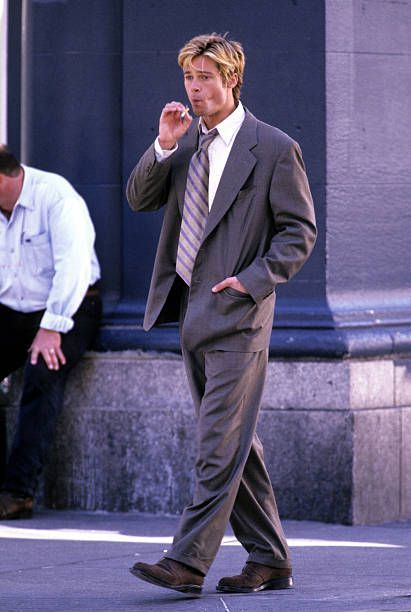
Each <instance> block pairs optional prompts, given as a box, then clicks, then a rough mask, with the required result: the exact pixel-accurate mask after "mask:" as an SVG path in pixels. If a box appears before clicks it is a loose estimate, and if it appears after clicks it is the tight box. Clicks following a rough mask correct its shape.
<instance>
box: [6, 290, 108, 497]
mask: <svg viewBox="0 0 411 612" xmlns="http://www.w3.org/2000/svg"><path fill="white" fill-rule="evenodd" d="M43 312H44V311H39V312H31V313H21V312H16V311H15V310H11V309H10V308H7V307H6V306H3V305H1V304H0V381H1V380H3V379H4V378H5V377H6V376H8V375H9V374H11V373H12V372H14V371H15V370H16V369H18V368H20V367H21V366H23V365H25V369H24V383H23V395H22V399H21V403H20V411H19V417H18V423H17V430H16V434H15V437H14V441H13V445H12V449H11V453H10V457H9V460H8V464H7V467H6V476H5V480H4V482H3V484H2V488H3V489H5V490H8V491H13V492H16V493H20V494H23V495H30V496H33V495H34V493H35V491H36V488H37V484H38V478H39V475H40V473H41V471H42V468H43V465H44V462H45V459H46V454H47V450H48V448H49V446H50V443H51V441H52V439H53V434H54V431H55V426H56V423H57V419H58V416H59V414H60V412H61V409H62V406H63V396H64V387H65V383H66V380H67V376H68V374H69V372H70V370H71V369H72V368H73V367H74V366H75V365H76V364H77V363H78V362H79V360H80V359H81V357H82V355H83V353H84V352H85V351H86V350H87V349H88V348H89V347H90V345H91V343H92V342H93V340H94V338H95V335H96V332H97V329H98V325H99V322H100V318H101V300H100V297H99V296H98V295H94V294H93V295H92V296H86V297H85V298H84V300H83V302H82V304H81V305H80V308H79V309H78V311H77V313H76V314H75V315H74V317H73V319H74V327H73V328H72V329H71V330H70V331H69V332H68V333H66V334H61V346H62V351H63V353H64V355H65V357H66V364H65V365H63V366H60V369H59V370H49V369H48V367H47V366H46V364H45V362H44V360H43V358H42V357H41V356H39V359H38V361H37V364H36V365H31V364H30V357H29V356H28V354H27V351H28V349H29V347H30V346H31V343H32V342H33V339H34V337H35V335H36V333H37V331H38V329H39V324H40V321H41V318H42V315H43Z"/></svg>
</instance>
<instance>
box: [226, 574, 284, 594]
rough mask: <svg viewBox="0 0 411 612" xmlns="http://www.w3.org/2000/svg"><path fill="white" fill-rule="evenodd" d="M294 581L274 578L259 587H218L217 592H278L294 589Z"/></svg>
mask: <svg viewBox="0 0 411 612" xmlns="http://www.w3.org/2000/svg"><path fill="white" fill-rule="evenodd" d="M293 585H294V583H293V579H292V577H291V576H290V577H289V578H274V579H273V580H267V582H263V583H262V584H261V585H260V586H259V587H255V588H251V587H234V586H233V587H230V586H228V585H223V586H218V585H217V587H216V590H217V591H219V592H220V593H258V592H259V591H277V590H280V589H292V588H293Z"/></svg>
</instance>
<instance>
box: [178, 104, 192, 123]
mask: <svg viewBox="0 0 411 612" xmlns="http://www.w3.org/2000/svg"><path fill="white" fill-rule="evenodd" d="M189 112H190V107H189V106H186V107H185V109H184V110H183V111H182V112H181V113H180V119H181V120H183V119H184V117H185V116H186V114H187V113H189Z"/></svg>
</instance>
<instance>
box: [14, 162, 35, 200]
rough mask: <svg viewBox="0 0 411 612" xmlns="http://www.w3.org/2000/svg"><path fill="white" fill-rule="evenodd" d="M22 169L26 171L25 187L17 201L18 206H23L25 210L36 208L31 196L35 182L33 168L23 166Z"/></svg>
mask: <svg viewBox="0 0 411 612" xmlns="http://www.w3.org/2000/svg"><path fill="white" fill-rule="evenodd" d="M21 167H22V168H23V170H24V178H23V187H22V189H21V191H20V195H19V197H18V199H17V204H20V206H23V207H24V208H34V206H33V201H32V198H31V196H30V190H31V184H32V182H33V176H32V173H31V168H29V167H28V166H25V165H24V164H21Z"/></svg>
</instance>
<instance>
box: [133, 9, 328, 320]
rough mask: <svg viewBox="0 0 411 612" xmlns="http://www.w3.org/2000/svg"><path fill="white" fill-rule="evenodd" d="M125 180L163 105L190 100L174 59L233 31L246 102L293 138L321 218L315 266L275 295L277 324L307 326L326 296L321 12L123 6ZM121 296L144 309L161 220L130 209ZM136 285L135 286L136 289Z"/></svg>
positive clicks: (150, 138)
mask: <svg viewBox="0 0 411 612" xmlns="http://www.w3.org/2000/svg"><path fill="white" fill-rule="evenodd" d="M123 5H124V58H123V66H124V78H123V126H124V141H123V142H124V176H127V175H128V174H129V173H130V170H131V169H132V167H133V165H134V164H135V163H136V161H137V159H138V157H139V156H140V155H141V153H143V151H144V150H145V149H146V148H147V147H148V146H149V145H150V143H151V142H152V141H153V140H154V138H155V136H156V134H157V125H158V118H159V115H160V112H161V109H162V107H163V105H164V104H165V102H167V101H169V100H175V99H176V100H181V101H182V102H185V100H186V96H185V91H184V87H183V79H182V75H181V71H180V69H179V67H178V65H177V54H178V51H179V49H180V48H181V47H182V46H183V44H184V43H185V42H186V41H187V40H188V39H190V38H191V37H192V36H193V35H194V34H199V33H203V32H212V31H217V32H220V33H224V32H227V31H229V33H230V36H231V37H232V38H234V39H236V40H240V41H241V42H242V44H243V46H244V49H245V52H246V56H247V63H246V72H245V83H244V87H243V90H242V100H243V103H244V104H245V105H246V106H247V107H248V108H250V110H251V111H252V112H253V113H254V114H255V115H257V116H258V117H259V118H260V119H262V120H264V121H266V122H268V123H271V124H273V125H276V126H278V127H280V128H281V129H283V130H284V131H286V132H288V133H289V134H290V135H291V136H292V137H294V138H295V139H297V140H298V141H299V142H300V144H301V146H302V149H303V153H304V157H305V160H306V164H307V168H308V174H309V177H310V182H311V186H312V190H313V194H314V198H315V202H316V206H317V210H318V213H319V215H318V216H319V222H320V238H319V242H318V245H317V248H316V252H315V254H314V256H313V257H312V259H311V260H310V262H309V264H308V265H307V266H306V267H305V268H304V269H303V271H302V272H301V273H300V274H299V275H298V276H297V277H296V278H295V279H294V280H293V281H292V282H291V283H290V284H289V285H288V286H285V287H281V289H280V290H279V293H280V298H279V300H278V309H277V321H279V322H281V321H284V322H286V320H287V319H288V320H289V317H290V316H291V314H292V313H291V309H292V310H293V314H292V317H293V319H295V318H299V319H301V318H306V316H309V315H308V312H309V311H311V310H312V307H309V301H310V300H313V301H314V300H315V298H316V296H319V295H321V294H322V295H324V273H323V269H324V265H323V256H322V252H323V250H324V248H323V245H324V232H323V231H322V229H323V226H322V217H323V215H322V213H321V211H322V210H323V207H324V183H325V82H324V78H325V75H324V57H325V56H324V6H323V2H322V0H311V2H309V3H308V2H292V1H290V0H277V1H276V2H272V1H271V0H267V1H264V0H260V1H258V2H256V3H254V4H253V5H252V6H251V5H250V3H249V2H248V1H247V2H246V1H244V0H235V1H229V2H227V1H226V2H218V1H215V2H208V3H200V2H191V1H189V0H187V1H185V0H179V1H176V2H172V3H168V2H165V1H163V0H157V1H153V2H150V3H142V2H135V1H132V0H128V1H127V0H126V1H125V2H124V3H123ZM124 215H125V216H124V220H125V223H124V256H125V260H124V270H125V272H124V297H125V298H126V301H127V303H128V304H130V305H131V304H133V305H134V304H138V305H139V309H140V308H141V310H142V309H143V304H144V299H145V295H146V293H147V289H148V282H149V277H150V271H151V268H152V263H153V258H154V253H155V245H156V241H157V240H156V239H157V235H158V231H159V225H160V223H161V214H158V215H157V217H156V218H153V215H152V214H148V215H138V216H136V215H135V214H132V213H131V212H129V211H127V210H125V211H124ZM136 279H139V282H136Z"/></svg>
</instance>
